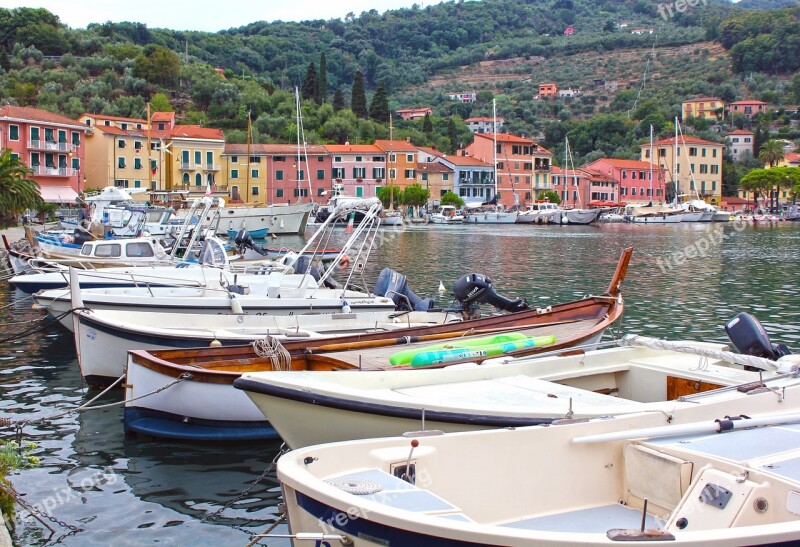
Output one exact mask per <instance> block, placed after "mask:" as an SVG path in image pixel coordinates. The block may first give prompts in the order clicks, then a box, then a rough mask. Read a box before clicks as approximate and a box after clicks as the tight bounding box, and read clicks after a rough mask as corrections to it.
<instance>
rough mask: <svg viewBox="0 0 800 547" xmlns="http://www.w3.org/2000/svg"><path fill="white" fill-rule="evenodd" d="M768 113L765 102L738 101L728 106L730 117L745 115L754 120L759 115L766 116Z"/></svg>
mask: <svg viewBox="0 0 800 547" xmlns="http://www.w3.org/2000/svg"><path fill="white" fill-rule="evenodd" d="M766 111H767V103H765V102H764V101H753V100H746V101H736V102H733V103H731V104H729V105H728V115H730V116H733V115H735V114H744V115H745V116H747V117H748V118H752V117H753V116H755V115H757V114H764V113H766Z"/></svg>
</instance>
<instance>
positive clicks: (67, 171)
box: [31, 165, 78, 177]
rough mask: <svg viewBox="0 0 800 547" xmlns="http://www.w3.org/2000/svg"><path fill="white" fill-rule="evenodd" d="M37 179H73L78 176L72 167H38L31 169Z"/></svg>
mask: <svg viewBox="0 0 800 547" xmlns="http://www.w3.org/2000/svg"><path fill="white" fill-rule="evenodd" d="M31 169H32V170H33V176H35V177H73V176H75V175H77V174H78V170H77V169H73V168H71V167H44V166H41V165H37V166H36V167H31Z"/></svg>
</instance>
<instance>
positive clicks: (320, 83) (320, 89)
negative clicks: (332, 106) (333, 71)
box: [316, 53, 328, 104]
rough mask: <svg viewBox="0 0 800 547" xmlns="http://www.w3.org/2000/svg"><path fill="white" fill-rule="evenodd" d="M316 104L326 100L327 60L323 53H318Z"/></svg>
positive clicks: (323, 102)
mask: <svg viewBox="0 0 800 547" xmlns="http://www.w3.org/2000/svg"><path fill="white" fill-rule="evenodd" d="M316 99H317V104H325V102H326V101H327V100H328V60H327V59H326V58H325V54H324V53H320V55H319V78H318V79H317V96H316Z"/></svg>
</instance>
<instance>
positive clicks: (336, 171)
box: [331, 167, 344, 179]
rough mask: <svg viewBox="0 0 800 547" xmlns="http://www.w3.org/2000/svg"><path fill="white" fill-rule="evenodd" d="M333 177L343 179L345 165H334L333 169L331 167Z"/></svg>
mask: <svg viewBox="0 0 800 547" xmlns="http://www.w3.org/2000/svg"><path fill="white" fill-rule="evenodd" d="M331 178H334V179H343V178H344V167H334V168H333V169H331Z"/></svg>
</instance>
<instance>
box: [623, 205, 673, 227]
mask: <svg viewBox="0 0 800 547" xmlns="http://www.w3.org/2000/svg"><path fill="white" fill-rule="evenodd" d="M625 219H626V220H627V221H628V222H635V223H641V224H677V223H678V222H683V213H682V212H681V209H676V208H672V207H669V206H665V205H651V206H648V205H628V206H626V207H625Z"/></svg>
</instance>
